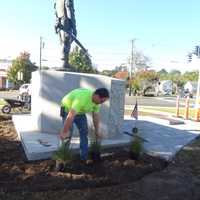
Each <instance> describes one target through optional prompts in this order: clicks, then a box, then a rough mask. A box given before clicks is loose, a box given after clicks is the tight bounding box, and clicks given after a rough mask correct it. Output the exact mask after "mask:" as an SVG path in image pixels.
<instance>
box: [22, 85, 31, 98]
mask: <svg viewBox="0 0 200 200" xmlns="http://www.w3.org/2000/svg"><path fill="white" fill-rule="evenodd" d="M19 95H20V96H24V95H31V84H30V83H25V84H23V85H21V86H20V88H19Z"/></svg>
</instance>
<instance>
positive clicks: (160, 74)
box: [157, 69, 169, 80]
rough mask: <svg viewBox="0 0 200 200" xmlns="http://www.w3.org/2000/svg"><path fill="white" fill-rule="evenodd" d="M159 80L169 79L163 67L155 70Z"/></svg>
mask: <svg viewBox="0 0 200 200" xmlns="http://www.w3.org/2000/svg"><path fill="white" fill-rule="evenodd" d="M157 74H158V77H159V80H167V79H169V76H168V72H167V71H166V70H165V69H161V70H160V71H158V72H157Z"/></svg>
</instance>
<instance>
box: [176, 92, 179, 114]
mask: <svg viewBox="0 0 200 200" xmlns="http://www.w3.org/2000/svg"><path fill="white" fill-rule="evenodd" d="M179 99H180V97H179V95H178V96H177V98H176V117H179Z"/></svg>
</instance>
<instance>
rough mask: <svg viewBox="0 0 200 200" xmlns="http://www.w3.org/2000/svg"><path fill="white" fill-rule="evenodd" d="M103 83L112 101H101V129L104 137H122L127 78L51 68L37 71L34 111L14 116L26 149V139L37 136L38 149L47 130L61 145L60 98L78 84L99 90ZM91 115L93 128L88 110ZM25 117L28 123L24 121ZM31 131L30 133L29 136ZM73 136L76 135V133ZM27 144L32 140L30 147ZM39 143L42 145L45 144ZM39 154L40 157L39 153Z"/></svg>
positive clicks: (33, 83)
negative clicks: (125, 79)
mask: <svg viewBox="0 0 200 200" xmlns="http://www.w3.org/2000/svg"><path fill="white" fill-rule="evenodd" d="M100 87H105V88H107V89H108V90H109V92H110V99H109V101H107V102H105V103H104V104H102V105H101V109H100V116H101V123H100V132H101V133H103V135H104V139H108V140H115V139H117V140H119V141H120V137H122V124H123V118H124V97H125V82H124V81H122V80H118V79H114V78H110V77H107V76H103V75H96V74H84V73H73V72H63V71H51V70H46V71H36V72H33V73H32V105H31V106H32V110H31V115H29V116H27V117H26V116H14V117H13V120H14V123H15V127H16V130H17V132H18V135H19V137H20V138H21V140H22V143H23V146H24V148H25V152H26V149H27V148H29V147H30V141H27V142H26V141H25V140H30V139H31V138H37V139H35V140H37V141H35V140H34V141H33V143H34V145H33V146H34V148H35V149H36V146H37V145H35V144H37V143H38V138H39V139H40V136H42V139H44V138H45V136H44V135H41V134H46V138H47V140H48V138H50V137H49V135H52V136H53V137H55V138H56V139H55V141H56V145H58V134H59V132H60V130H61V128H62V127H63V124H62V120H61V118H60V101H61V99H62V97H63V96H64V95H65V94H66V93H68V92H69V91H71V90H73V89H75V88H90V89H93V90H95V89H96V88H100ZM25 118H26V119H25ZM87 118H88V124H89V128H90V129H92V128H93V123H92V117H91V115H90V114H88V115H87ZM27 119H28V120H27ZM22 121H24V122H25V123H24V124H23V123H22ZM30 133H31V134H34V137H32V136H31V134H30ZM37 133H39V134H37ZM35 134H37V135H35ZM27 135H29V136H28V137H27ZM73 136H76V134H74V135H73ZM52 141H53V139H51V141H50V142H52ZM26 144H29V147H28V146H27V145H26ZM39 145H40V146H41V144H39ZM53 146H54V148H53V149H52V151H55V145H52V147H53ZM43 148H44V147H43ZM45 149H47V148H45ZM28 151H29V152H30V151H31V152H32V150H27V152H28ZM26 154H28V153H26ZM27 157H28V155H27ZM36 157H37V158H38V156H36ZM43 157H44V156H42V158H43ZM44 158H45V157H44ZM31 159H32V158H31Z"/></svg>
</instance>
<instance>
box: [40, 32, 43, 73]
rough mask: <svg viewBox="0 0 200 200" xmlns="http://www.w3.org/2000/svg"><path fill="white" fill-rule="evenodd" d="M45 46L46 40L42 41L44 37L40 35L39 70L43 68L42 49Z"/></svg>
mask: <svg viewBox="0 0 200 200" xmlns="http://www.w3.org/2000/svg"><path fill="white" fill-rule="evenodd" d="M43 48H44V42H43V41H42V37H41V36H40V65H39V70H41V69H42V49H43Z"/></svg>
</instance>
